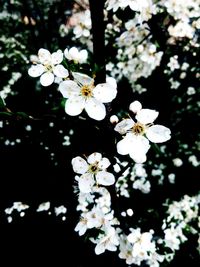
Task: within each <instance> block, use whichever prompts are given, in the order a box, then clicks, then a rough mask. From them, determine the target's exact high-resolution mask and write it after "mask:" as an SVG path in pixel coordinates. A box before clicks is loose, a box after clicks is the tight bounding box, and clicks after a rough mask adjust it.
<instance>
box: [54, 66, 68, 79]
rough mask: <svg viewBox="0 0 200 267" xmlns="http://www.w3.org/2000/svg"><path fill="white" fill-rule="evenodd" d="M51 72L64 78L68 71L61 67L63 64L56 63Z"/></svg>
mask: <svg viewBox="0 0 200 267" xmlns="http://www.w3.org/2000/svg"><path fill="white" fill-rule="evenodd" d="M53 73H54V74H55V75H56V76H57V77H60V78H66V77H68V76H69V72H68V70H67V69H65V68H64V67H63V65H60V64H59V65H57V66H55V67H54V68H53Z"/></svg>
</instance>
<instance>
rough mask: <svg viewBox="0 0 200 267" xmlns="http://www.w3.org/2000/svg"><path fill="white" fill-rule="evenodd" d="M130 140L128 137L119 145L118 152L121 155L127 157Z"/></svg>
mask: <svg viewBox="0 0 200 267" xmlns="http://www.w3.org/2000/svg"><path fill="white" fill-rule="evenodd" d="M130 144H131V141H130V138H129V137H128V136H127V135H126V136H125V137H124V138H123V139H122V140H121V141H119V142H118V143H117V152H118V153H119V154H120V155H127V154H129V151H130V148H131V147H130Z"/></svg>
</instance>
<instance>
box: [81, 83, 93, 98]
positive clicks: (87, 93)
mask: <svg viewBox="0 0 200 267" xmlns="http://www.w3.org/2000/svg"><path fill="white" fill-rule="evenodd" d="M81 94H82V96H84V97H91V96H92V87H91V86H90V85H83V86H82V87H81Z"/></svg>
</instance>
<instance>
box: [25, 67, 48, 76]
mask: <svg viewBox="0 0 200 267" xmlns="http://www.w3.org/2000/svg"><path fill="white" fill-rule="evenodd" d="M44 71H45V67H44V66H43V65H42V64H37V65H32V66H31V67H30V68H29V70H28V74H29V75H30V76H31V77H38V76H40V75H41V74H42V73H43V72H44Z"/></svg>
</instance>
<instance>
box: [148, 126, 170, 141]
mask: <svg viewBox="0 0 200 267" xmlns="http://www.w3.org/2000/svg"><path fill="white" fill-rule="evenodd" d="M146 136H147V138H148V139H149V140H150V141H151V142H153V143H162V142H166V141H167V140H169V139H170V138H171V131H170V129H169V128H167V127H165V126H162V125H153V126H151V127H149V128H148V129H147V131H146Z"/></svg>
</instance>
